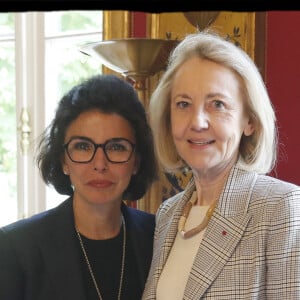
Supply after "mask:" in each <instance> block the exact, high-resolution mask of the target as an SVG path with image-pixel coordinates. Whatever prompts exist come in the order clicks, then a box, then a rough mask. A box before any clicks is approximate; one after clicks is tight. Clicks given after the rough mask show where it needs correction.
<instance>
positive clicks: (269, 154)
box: [149, 30, 278, 174]
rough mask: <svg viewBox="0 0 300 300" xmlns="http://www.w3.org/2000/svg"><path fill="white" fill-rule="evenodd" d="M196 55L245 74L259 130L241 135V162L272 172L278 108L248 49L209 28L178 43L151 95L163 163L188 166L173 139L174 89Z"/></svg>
mask: <svg viewBox="0 0 300 300" xmlns="http://www.w3.org/2000/svg"><path fill="white" fill-rule="evenodd" d="M194 56H197V57H200V58H204V59H208V60H210V61H213V62H215V63H217V64H220V65H223V66H225V67H227V68H229V69H231V70H233V71H234V72H235V73H236V74H238V76H239V77H240V78H241V82H242V87H241V88H242V91H243V94H244V98H245V108H246V112H248V114H249V116H250V118H251V121H252V122H253V124H254V128H255V130H254V133H253V134H252V135H251V136H244V135H243V136H242V138H241V143H240V147H239V156H240V159H239V163H240V164H241V166H242V167H243V168H244V169H246V170H250V171H256V172H258V173H262V174H266V173H268V172H269V171H271V170H272V169H273V167H274V165H275V162H276V158H277V140H278V132H277V127H276V117H275V112H274V109H273V106H272V103H271V101H270V98H269V95H268V92H267V89H266V87H265V84H264V81H263V79H262V77H261V74H260V73H259V70H258V68H257V67H256V65H255V63H254V62H253V60H252V59H251V58H250V57H249V56H248V54H247V53H246V52H245V51H243V50H242V49H241V48H239V47H238V46H236V45H234V44H233V43H232V42H230V41H227V40H226V39H225V38H223V37H221V36H220V35H218V34H217V33H215V32H211V31H207V30H206V31H202V32H198V33H194V34H189V35H187V36H186V37H185V38H184V39H183V40H182V41H181V42H180V43H179V44H178V45H177V47H176V48H175V49H174V50H173V52H172V53H171V55H170V57H169V62H168V67H167V70H166V72H165V73H164V74H163V76H162V78H161V80H160V82H159V83H158V86H157V87H156V89H155V91H154V92H153V94H152V96H151V99H150V106H149V113H150V122H151V126H152V129H153V134H154V139H155V145H156V152H157V156H158V158H159V160H160V162H161V164H162V166H163V167H164V168H165V169H166V170H167V171H170V172H174V171H178V170H180V169H182V168H184V167H186V165H185V163H184V162H183V161H182V160H181V158H180V157H179V155H178V153H177V151H176V147H175V145H174V142H173V139H172V134H171V122H170V93H171V88H172V83H173V79H174V76H175V74H176V72H177V70H178V69H179V68H180V66H181V65H182V64H183V63H184V62H185V61H186V60H188V59H189V58H191V57H194Z"/></svg>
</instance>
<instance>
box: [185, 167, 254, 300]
mask: <svg viewBox="0 0 300 300" xmlns="http://www.w3.org/2000/svg"><path fill="white" fill-rule="evenodd" d="M256 178H257V176H256V175H255V174H254V173H249V172H245V171H242V170H239V169H238V168H234V169H233V170H232V171H231V173H230V175H229V177H228V180H227V183H226V186H225V189H224V191H223V193H222V195H223V196H222V198H221V199H220V201H219V204H218V207H217V208H216V209H215V212H214V214H213V216H212V219H211V221H210V223H209V225H208V227H207V228H206V232H205V234H204V237H203V240H202V242H201V246H200V247H199V251H198V253H197V255H196V257H195V262H194V264H193V267H192V270H191V274H190V277H189V280H188V282H187V286H186V289H185V297H184V299H200V298H201V297H202V296H203V294H204V293H205V292H206V291H207V289H208V288H209V287H210V285H211V284H212V283H213V281H214V280H215V279H216V278H217V276H218V275H219V273H220V272H221V271H222V269H223V268H224V265H225V264H226V263H227V262H228V260H229V258H230V257H231V255H232V253H233V251H234V250H235V248H236V246H237V244H238V243H239V241H240V239H241V238H242V236H243V233H244V231H245V229H246V227H247V224H248V222H249V220H250V219H251V216H250V215H248V214H247V210H248V205H249V201H250V198H251V192H252V187H253V185H254V183H255V180H256ZM241 186H247V187H250V189H248V188H247V189H243V190H241V189H240V187H241ZM191 291H193V292H192V294H191Z"/></svg>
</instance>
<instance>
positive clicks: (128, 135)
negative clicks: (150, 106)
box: [63, 110, 138, 204]
mask: <svg viewBox="0 0 300 300" xmlns="http://www.w3.org/2000/svg"><path fill="white" fill-rule="evenodd" d="M77 138H80V139H77ZM112 138H125V139H127V140H129V141H131V142H132V143H133V144H134V143H135V135H134V131H133V128H132V127H131V125H130V123H129V122H128V121H127V120H126V119H124V118H123V117H121V116H119V115H117V114H105V113H102V112H100V111H97V110H92V111H87V112H83V113H82V114H80V115H79V117H78V118H77V119H75V120H74V121H73V122H72V123H71V124H70V126H69V127H68V129H67V131H66V136H65V140H64V142H65V143H68V142H69V141H70V140H72V143H73V144H71V143H70V145H69V150H70V151H69V152H71V151H74V152H73V155H74V157H75V153H78V155H86V152H87V151H88V149H89V147H88V144H87V143H86V141H88V143H89V144H90V141H92V142H94V143H95V144H104V143H105V142H106V141H108V140H110V139H112ZM72 149H73V150H72ZM107 150H108V151H111V152H115V154H114V155H116V157H118V155H120V154H118V152H120V151H123V145H122V144H119V142H118V143H116V144H114V143H113V144H112V145H111V146H109V147H108V149H107ZM110 155H112V154H110ZM77 157H78V156H77ZM79 157H80V156H79ZM137 168H138V161H137V156H136V154H135V153H134V152H133V154H132V156H131V158H130V159H129V161H128V162H125V163H112V162H109V161H108V159H107V158H106V156H105V154H104V151H103V148H100V147H98V148H97V151H96V153H95V156H94V158H93V159H92V160H91V161H90V162H87V163H78V162H73V161H72V160H71V159H70V157H69V156H68V154H67V151H65V154H64V162H63V170H64V172H65V173H66V174H68V175H69V176H70V180H71V182H72V185H73V187H74V200H76V201H78V200H79V201H84V202H88V203H90V204H106V203H120V201H121V199H122V194H123V192H124V191H125V190H126V188H127V186H128V184H129V182H130V179H131V176H132V174H134V173H136V171H137Z"/></svg>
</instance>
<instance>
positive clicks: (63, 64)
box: [0, 11, 102, 226]
mask: <svg viewBox="0 0 300 300" xmlns="http://www.w3.org/2000/svg"><path fill="white" fill-rule="evenodd" d="M100 40H102V12H101V11H59V12H55V11H53V12H26V13H0V80H1V81H0V86H1V93H0V117H1V122H0V190H1V193H2V197H1V198H0V226H2V225H5V224H8V223H10V222H13V221H15V220H17V219H20V218H23V217H27V216H30V215H32V214H34V213H37V212H39V211H42V210H45V209H48V208H50V207H53V206H55V205H57V204H58V203H59V202H60V201H61V200H62V199H65V198H66V196H61V195H59V194H58V193H56V192H55V191H54V190H53V189H52V188H48V187H46V186H45V184H44V183H43V182H42V180H41V178H40V175H39V171H38V170H37V168H36V163H35V147H36V144H37V142H38V139H39V135H40V134H41V132H42V130H43V129H44V128H45V127H46V126H47V125H48V124H49V123H50V121H51V119H52V117H53V114H54V110H55V108H56V105H57V102H58V101H59V99H60V98H61V96H62V95H63V94H64V93H65V92H66V91H67V90H68V89H70V88H71V87H72V86H74V85H75V84H77V83H78V82H79V81H81V80H82V79H84V78H87V77H89V76H91V75H93V74H97V73H101V71H102V70H101V64H100V62H99V61H98V60H96V59H95V58H92V57H88V56H86V55H84V54H82V53H81V52H80V51H79V47H80V45H82V44H84V43H86V42H94V41H100Z"/></svg>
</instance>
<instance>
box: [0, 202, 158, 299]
mask: <svg viewBox="0 0 300 300" xmlns="http://www.w3.org/2000/svg"><path fill="white" fill-rule="evenodd" d="M122 212H123V215H124V218H125V222H126V230H127V233H128V234H129V235H130V239H131V242H132V248H133V249H134V251H135V253H136V257H137V261H138V272H139V273H138V274H133V276H135V277H136V280H137V284H141V285H142V287H144V284H145V281H146V278H147V275H148V271H149V267H150V263H151V258H152V246H153V233H154V227H155V217H154V215H152V214H148V213H146V212H143V211H139V210H137V209H134V208H129V207H127V206H126V205H124V204H123V205H122ZM80 255H81V253H80V248H79V246H78V239H77V237H76V233H75V228H74V217H73V202H72V198H69V199H67V200H65V201H64V202H63V203H62V204H60V205H59V206H57V207H56V208H53V209H50V210H48V211H45V212H43V213H39V214H37V215H35V216H33V217H30V218H28V219H23V220H20V221H17V222H15V223H12V224H10V225H7V226H5V227H3V228H1V229H0V299H1V300H20V299H22V300H84V299H86V295H85V287H84V283H83V279H82V271H81V265H80V257H81V256H80Z"/></svg>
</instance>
